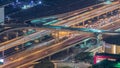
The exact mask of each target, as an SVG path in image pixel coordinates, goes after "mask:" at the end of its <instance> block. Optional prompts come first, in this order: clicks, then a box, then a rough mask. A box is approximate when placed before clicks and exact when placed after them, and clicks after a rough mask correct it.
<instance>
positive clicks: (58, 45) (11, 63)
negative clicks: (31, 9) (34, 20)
mask: <svg viewBox="0 0 120 68" xmlns="http://www.w3.org/2000/svg"><path fill="white" fill-rule="evenodd" d="M114 5H116V6H117V8H116V7H115V6H114ZM110 6H114V7H115V8H116V9H119V7H118V6H119V4H118V2H115V3H114V4H112V5H109V7H110ZM107 7H108V6H107ZM114 10H115V9H114ZM114 10H112V11H114ZM96 11H98V10H96ZM104 11H105V10H104ZM85 14H86V13H85ZM83 16H84V15H83ZM98 16H99V15H98ZM57 23H59V22H57ZM118 23H120V22H119V19H118V20H117V21H115V22H114V23H110V24H109V25H105V26H102V28H101V29H107V32H109V29H112V27H113V25H111V24H114V25H115V26H116V25H117V24H118ZM64 24H66V23H62V24H60V25H59V24H58V25H56V26H52V29H51V30H55V31H59V30H61V29H64V30H66V29H68V30H69V29H71V30H78V31H77V32H79V29H78V28H71V27H69V24H68V26H67V27H61V26H63V25H64ZM72 24H74V23H70V25H72ZM53 25H54V24H53ZM58 26H59V28H58V29H57V27H58ZM117 26H118V27H119V25H117ZM46 27H47V28H46ZM118 27H116V28H118ZM50 28H51V26H50V27H49V28H48V26H44V27H42V29H47V30H50ZM54 28H56V29H57V30H56V29H54ZM113 29H115V28H113ZM82 30H85V28H82ZM87 30H88V31H90V29H87ZM80 31H81V29H80ZM85 31H86V30H85ZM93 31H94V30H93ZM103 31H104V30H103ZM98 32H99V30H98ZM100 32H101V31H100ZM104 32H106V31H104ZM110 32H111V31H110ZM79 33H80V35H76V36H73V37H70V38H67V39H65V40H64V41H61V42H58V43H56V44H54V45H52V46H48V47H45V48H43V49H42V50H38V51H35V52H34V51H33V52H32V51H30V52H29V55H27V54H26V55H25V54H24V55H25V56H24V55H22V56H23V57H19V58H17V59H16V60H14V61H13V60H9V61H8V62H7V63H5V64H4V65H3V66H1V67H2V68H7V67H8V66H9V67H11V68H13V67H16V66H19V65H21V64H24V63H26V62H30V63H31V61H32V62H34V61H36V60H38V57H41V59H42V58H43V57H46V56H48V55H52V54H54V53H56V52H59V51H61V50H62V49H63V50H64V48H65V49H67V48H69V47H72V45H74V44H75V43H77V42H78V41H82V40H84V39H86V38H89V37H91V36H93V35H92V34H86V33H83V32H79ZM112 33H114V31H112ZM74 40H75V41H74ZM71 41H73V42H71ZM68 42H71V43H68ZM63 44H65V45H63ZM16 46H17V45H16ZM54 46H55V47H54ZM61 48H62V49H61ZM47 50H48V51H47ZM54 50H56V51H54ZM57 50H58V51H57ZM3 51H4V50H3ZM45 51H47V52H45ZM48 52H50V53H48ZM38 54H41V55H38ZM35 55H36V57H34V56H35ZM12 57H13V56H12ZM14 57H15V56H14ZM31 57H33V59H32V58H31ZM26 58H31V59H28V60H25V59H26ZM39 59H40V58H39ZM6 60H7V59H6ZM16 62H17V64H15V63H16ZM18 62H20V63H18Z"/></svg>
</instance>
